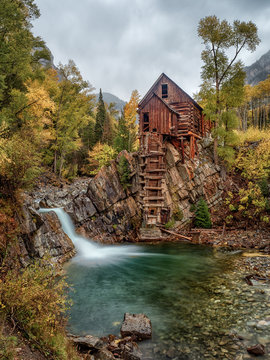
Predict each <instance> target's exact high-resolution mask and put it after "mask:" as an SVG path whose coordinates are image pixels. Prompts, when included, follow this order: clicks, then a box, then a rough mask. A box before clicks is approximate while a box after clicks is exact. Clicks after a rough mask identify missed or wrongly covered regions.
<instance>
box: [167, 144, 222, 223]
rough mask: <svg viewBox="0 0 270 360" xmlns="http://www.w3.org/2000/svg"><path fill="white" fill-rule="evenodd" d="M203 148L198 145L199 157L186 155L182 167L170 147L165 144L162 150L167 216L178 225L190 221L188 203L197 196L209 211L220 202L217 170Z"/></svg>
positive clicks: (191, 214)
mask: <svg viewBox="0 0 270 360" xmlns="http://www.w3.org/2000/svg"><path fill="white" fill-rule="evenodd" d="M206 145H207V143H206V144H204V143H201V144H198V154H199V156H197V157H195V158H194V159H193V160H192V159H191V158H190V157H188V156H187V157H186V158H185V163H184V164H183V163H182V161H181V155H180V153H179V152H178V150H177V149H176V148H175V147H174V146H173V145H172V144H170V143H168V144H167V147H166V148H167V149H166V150H167V151H166V164H167V171H166V175H165V178H166V181H165V191H164V193H165V201H166V205H167V207H168V208H170V210H171V216H173V214H178V220H180V218H182V219H181V220H180V222H181V223H182V224H184V223H186V222H188V221H189V220H190V219H192V218H193V216H194V213H193V212H192V211H191V210H192V204H195V203H196V202H197V201H198V199H199V198H200V197H203V198H205V199H206V201H207V203H208V206H209V207H210V208H211V207H213V206H215V205H217V204H218V203H219V202H220V200H221V195H222V189H223V182H222V178H221V175H220V167H219V166H216V165H215V164H214V162H213V159H212V154H211V151H210V150H208V149H207V148H204V146H206ZM179 214H180V215H179ZM176 218H177V216H176ZM176 220H177V219H176Z"/></svg>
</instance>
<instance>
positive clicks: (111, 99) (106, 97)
mask: <svg viewBox="0 0 270 360" xmlns="http://www.w3.org/2000/svg"><path fill="white" fill-rule="evenodd" d="M95 95H96V101H98V97H99V94H95ZM102 95H103V100H104V101H105V102H106V103H107V104H108V105H109V104H110V103H112V102H114V103H115V108H116V110H118V111H119V112H121V110H122V109H123V107H124V106H125V105H126V102H125V101H123V100H121V99H119V98H118V97H117V96H115V95H113V94H111V93H108V92H103V93H102Z"/></svg>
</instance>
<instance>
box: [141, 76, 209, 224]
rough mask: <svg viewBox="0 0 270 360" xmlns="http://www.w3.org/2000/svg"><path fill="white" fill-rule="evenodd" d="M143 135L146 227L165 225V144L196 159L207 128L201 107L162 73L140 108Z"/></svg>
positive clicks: (143, 189)
mask: <svg viewBox="0 0 270 360" xmlns="http://www.w3.org/2000/svg"><path fill="white" fill-rule="evenodd" d="M138 114H139V136H140V168H141V171H140V183H141V202H142V205H143V212H144V223H145V225H151V224H152V225H158V224H164V223H166V222H167V221H168V216H169V209H168V208H166V206H165V203H164V184H165V177H164V175H165V172H166V164H165V143H166V142H167V141H169V142H171V143H173V145H174V146H176V147H177V148H178V149H179V151H180V153H181V154H182V162H184V159H185V148H186V146H187V143H188V147H189V149H188V150H189V151H188V154H189V156H190V157H191V158H194V156H195V154H196V151H197V144H196V141H197V139H200V138H201V137H202V136H204V134H205V131H206V125H205V122H204V118H203V114H202V108H201V107H200V105H199V104H197V103H196V101H194V100H193V99H192V98H191V97H190V96H189V95H188V94H187V93H185V91H183V90H182V89H181V88H180V87H179V86H178V85H177V84H176V83H175V82H174V81H172V80H171V79H170V78H169V77H168V76H167V75H165V74H164V73H162V74H161V75H160V77H159V78H158V79H157V81H156V82H155V83H154V84H153V86H152V87H151V88H150V90H149V91H148V92H147V93H146V95H145V96H144V97H143V99H142V100H141V101H140V103H139V105H138Z"/></svg>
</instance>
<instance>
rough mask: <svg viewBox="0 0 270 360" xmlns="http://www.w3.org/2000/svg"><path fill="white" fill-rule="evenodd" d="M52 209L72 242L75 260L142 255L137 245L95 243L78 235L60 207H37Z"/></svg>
mask: <svg viewBox="0 0 270 360" xmlns="http://www.w3.org/2000/svg"><path fill="white" fill-rule="evenodd" d="M50 211H53V212H54V213H55V214H56V215H57V217H58V219H59V221H60V223H61V225H62V229H63V231H64V232H65V233H66V234H67V236H68V237H69V238H70V239H71V241H72V242H73V244H74V246H75V249H76V251H77V255H76V257H75V260H82V259H93V260H106V261H116V260H117V261H119V260H121V259H123V258H125V257H128V256H134V255H142V254H139V253H138V252H137V251H138V249H139V247H138V246H134V245H121V246H119V245H111V246H103V245H100V244H97V243H95V242H93V241H91V240H89V239H87V238H85V237H83V236H81V235H78V234H77V233H76V231H75V227H74V225H73V223H72V220H71V218H70V216H69V215H68V214H67V213H66V212H65V211H64V210H63V209H62V208H52V209H39V212H40V213H48V212H50Z"/></svg>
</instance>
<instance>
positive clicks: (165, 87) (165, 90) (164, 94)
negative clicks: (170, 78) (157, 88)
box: [161, 84, 168, 99]
mask: <svg viewBox="0 0 270 360" xmlns="http://www.w3.org/2000/svg"><path fill="white" fill-rule="evenodd" d="M161 94H162V98H163V99H164V98H167V97H168V84H162V85H161Z"/></svg>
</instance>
